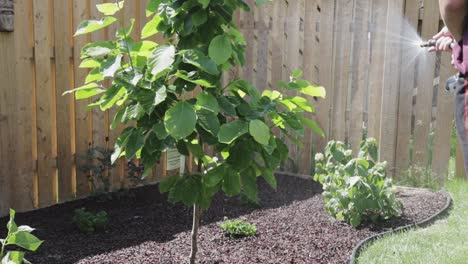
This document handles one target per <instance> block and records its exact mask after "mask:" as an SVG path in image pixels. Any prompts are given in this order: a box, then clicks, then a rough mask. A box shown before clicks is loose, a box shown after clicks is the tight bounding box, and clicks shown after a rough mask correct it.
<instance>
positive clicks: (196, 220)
mask: <svg viewBox="0 0 468 264" xmlns="http://www.w3.org/2000/svg"><path fill="white" fill-rule="evenodd" d="M200 217H201V208H200V206H199V205H197V204H194V205H193V224H192V251H191V252H190V264H195V259H196V256H197V251H198V247H197V243H198V241H197V239H198V227H199V226H200Z"/></svg>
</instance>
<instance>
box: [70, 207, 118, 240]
mask: <svg viewBox="0 0 468 264" xmlns="http://www.w3.org/2000/svg"><path fill="white" fill-rule="evenodd" d="M72 220H73V223H74V224H75V225H76V226H77V227H78V229H79V230H80V231H81V232H83V233H85V234H92V233H94V232H96V231H101V230H104V229H105V228H106V226H107V223H108V222H109V219H108V217H107V213H106V212H104V211H100V212H98V213H96V214H93V213H91V212H88V211H86V209H85V208H81V209H76V210H75V214H74V215H73V219H72Z"/></svg>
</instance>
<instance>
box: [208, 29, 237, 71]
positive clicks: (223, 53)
mask: <svg viewBox="0 0 468 264" xmlns="http://www.w3.org/2000/svg"><path fill="white" fill-rule="evenodd" d="M208 54H209V56H210V58H211V59H213V60H214V61H215V62H216V64H217V65H221V64H224V63H226V62H227V61H228V59H229V58H230V57H231V55H232V46H231V42H230V41H229V38H228V37H227V36H226V35H219V36H217V37H215V38H214V39H213V40H212V41H211V43H210V46H209V49H208Z"/></svg>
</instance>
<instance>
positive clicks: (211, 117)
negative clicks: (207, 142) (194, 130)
mask: <svg viewBox="0 0 468 264" xmlns="http://www.w3.org/2000/svg"><path fill="white" fill-rule="evenodd" d="M197 115H198V123H199V124H200V126H201V127H202V128H203V129H205V130H206V131H208V132H209V133H211V134H212V135H213V136H217V135H218V133H219V127H220V126H221V125H220V123H219V119H218V116H216V114H215V113H213V112H211V111H208V110H199V111H197Z"/></svg>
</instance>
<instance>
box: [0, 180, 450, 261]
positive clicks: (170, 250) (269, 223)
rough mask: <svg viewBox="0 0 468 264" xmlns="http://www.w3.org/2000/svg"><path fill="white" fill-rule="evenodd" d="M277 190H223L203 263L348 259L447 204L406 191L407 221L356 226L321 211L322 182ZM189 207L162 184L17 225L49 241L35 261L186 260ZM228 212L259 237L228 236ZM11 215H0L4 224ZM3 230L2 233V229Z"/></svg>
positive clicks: (202, 249)
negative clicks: (245, 196)
mask: <svg viewBox="0 0 468 264" xmlns="http://www.w3.org/2000/svg"><path fill="white" fill-rule="evenodd" d="M278 186H279V187H278V190H277V191H276V192H275V191H273V190H271V189H270V188H269V187H268V186H267V185H266V184H265V183H264V182H261V183H260V184H259V188H260V190H261V196H260V197H261V204H262V207H261V208H258V209H255V208H252V207H249V206H248V205H245V204H243V203H242V202H241V201H240V200H239V199H237V198H233V199H227V198H225V197H223V196H221V195H219V196H217V198H216V199H215V201H214V202H213V207H212V208H211V209H210V210H209V211H207V212H205V213H204V215H203V220H202V224H203V227H202V228H201V230H200V238H199V241H200V243H199V254H198V260H199V263H345V262H347V261H348V259H349V255H350V254H351V251H352V249H353V247H354V246H356V245H357V243H358V242H359V241H360V240H362V239H364V238H366V237H368V236H369V235H372V234H375V233H377V232H381V231H383V230H386V229H387V228H390V227H398V226H402V225H406V224H409V223H413V222H416V221H420V220H423V219H425V218H426V217H428V216H430V215H432V214H434V213H435V212H437V211H438V210H439V209H441V208H442V207H443V206H444V204H445V197H444V196H443V195H442V194H440V193H433V192H429V191H421V190H414V189H404V190H401V191H399V194H398V196H399V198H400V199H401V201H402V202H403V204H404V207H405V210H404V215H403V217H402V218H401V219H395V220H390V221H388V222H386V223H382V224H380V225H372V224H367V225H366V226H365V227H363V228H360V229H358V230H355V229H353V228H351V227H350V226H348V225H346V224H344V223H342V222H338V221H336V220H334V219H333V218H331V217H329V216H328V215H327V214H326V213H325V212H324V210H323V201H322V197H321V195H320V193H321V188H320V186H319V185H317V184H316V183H314V182H313V181H310V180H309V181H307V180H303V179H299V178H293V177H285V176H279V177H278ZM81 207H86V208H87V209H89V210H106V211H107V212H108V213H109V215H110V225H109V228H108V230H107V231H105V232H102V233H96V234H92V235H84V234H81V233H80V232H79V231H78V230H77V229H76V228H75V227H74V226H73V224H72V223H71V218H72V215H73V211H74V210H75V209H76V208H81ZM191 213H192V211H191V208H185V207H183V206H181V205H172V204H170V203H167V202H166V198H165V196H164V195H160V194H159V192H158V191H157V187H156V186H146V187H142V188H138V189H135V190H131V191H129V192H126V193H120V195H113V199H111V200H103V201H102V200H101V199H96V198H92V199H85V200H79V201H74V202H70V203H66V204H63V205H59V206H54V207H51V208H46V209H42V210H38V211H35V212H29V213H24V214H18V216H17V222H18V223H19V224H28V225H31V226H33V227H36V228H37V231H36V232H35V234H36V235H37V236H38V237H40V238H41V239H44V240H46V242H45V243H44V244H43V246H42V247H41V248H40V250H39V252H37V253H28V255H27V257H28V258H29V259H30V260H31V261H32V262H33V263H47V264H53V263H185V262H186V256H187V255H188V254H189V252H190V229H191ZM225 217H228V218H230V219H233V218H240V219H245V220H247V221H249V222H251V223H253V224H255V225H257V228H258V235H257V236H256V237H253V238H244V239H238V240H231V239H228V238H226V237H225V236H224V235H223V234H222V232H221V230H220V228H219V224H220V223H221V222H222V221H223V219H224V218H225ZM6 221H7V219H6V218H3V219H0V225H1V226H4V224H5V223H6ZM3 231H4V230H2V231H1V232H3Z"/></svg>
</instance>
